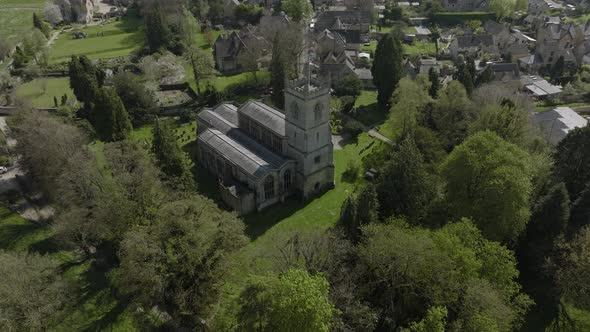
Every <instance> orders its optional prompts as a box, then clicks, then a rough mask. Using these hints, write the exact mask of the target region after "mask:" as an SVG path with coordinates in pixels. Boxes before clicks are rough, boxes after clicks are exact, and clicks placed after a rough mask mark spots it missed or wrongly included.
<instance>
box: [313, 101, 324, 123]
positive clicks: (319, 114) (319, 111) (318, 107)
mask: <svg viewBox="0 0 590 332" xmlns="http://www.w3.org/2000/svg"><path fill="white" fill-rule="evenodd" d="M313 113H314V117H315V120H316V121H320V120H321V119H322V104H320V103H317V104H316V105H315V109H314V111H313Z"/></svg>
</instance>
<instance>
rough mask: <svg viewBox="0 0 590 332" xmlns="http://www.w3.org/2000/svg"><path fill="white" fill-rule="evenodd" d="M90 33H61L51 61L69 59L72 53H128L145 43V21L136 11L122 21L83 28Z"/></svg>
mask: <svg viewBox="0 0 590 332" xmlns="http://www.w3.org/2000/svg"><path fill="white" fill-rule="evenodd" d="M81 31H82V32H84V33H86V35H87V37H86V38H83V39H73V38H72V34H71V32H67V31H64V32H62V33H61V34H60V35H59V38H58V39H57V40H56V41H55V44H54V45H53V46H52V48H51V52H50V57H49V62H50V63H59V62H63V61H68V60H69V58H70V57H71V56H72V55H82V54H83V55H86V56H88V57H89V58H90V59H92V60H95V59H109V58H116V57H120V56H126V55H129V54H132V53H133V52H135V51H137V50H138V49H140V48H141V47H142V46H143V44H144V34H143V25H142V21H141V20H140V19H139V18H137V17H136V16H135V15H134V14H133V12H130V13H129V14H128V15H127V17H125V18H123V19H122V20H121V21H111V22H109V23H106V24H104V25H94V26H87V27H85V28H82V30H81Z"/></svg>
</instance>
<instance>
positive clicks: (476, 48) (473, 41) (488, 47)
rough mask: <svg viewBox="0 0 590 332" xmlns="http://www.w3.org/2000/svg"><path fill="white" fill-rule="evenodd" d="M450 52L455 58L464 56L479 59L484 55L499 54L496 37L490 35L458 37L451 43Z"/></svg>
mask: <svg viewBox="0 0 590 332" xmlns="http://www.w3.org/2000/svg"><path fill="white" fill-rule="evenodd" d="M449 50H450V52H451V55H452V56H453V57H457V56H458V55H459V54H463V55H465V56H471V57H475V58H478V57H480V56H482V55H483V54H488V55H498V54H499V51H498V48H497V47H496V45H495V44H494V37H493V36H492V35H489V34H480V35H463V36H457V37H456V38H455V39H453V41H452V42H451V44H450V46H449Z"/></svg>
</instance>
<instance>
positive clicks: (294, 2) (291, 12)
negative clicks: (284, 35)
mask: <svg viewBox="0 0 590 332" xmlns="http://www.w3.org/2000/svg"><path fill="white" fill-rule="evenodd" d="M281 9H282V10H283V11H285V14H287V15H288V16H289V17H290V18H292V19H293V21H295V22H300V21H302V20H305V19H307V18H308V17H309V16H310V15H311V13H312V11H313V8H312V6H311V3H310V2H309V0H284V1H282V2H281Z"/></svg>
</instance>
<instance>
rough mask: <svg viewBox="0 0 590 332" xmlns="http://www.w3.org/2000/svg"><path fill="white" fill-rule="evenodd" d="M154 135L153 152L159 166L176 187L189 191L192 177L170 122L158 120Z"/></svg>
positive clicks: (155, 124)
mask: <svg viewBox="0 0 590 332" xmlns="http://www.w3.org/2000/svg"><path fill="white" fill-rule="evenodd" d="M153 134H154V140H153V141H152V152H153V153H154V155H155V156H156V160H157V161H158V166H159V167H160V169H161V170H162V172H163V173H164V174H166V176H168V177H169V178H170V180H171V182H172V183H173V185H174V186H175V187H178V188H182V189H189V188H190V186H192V185H193V181H192V175H191V173H190V170H189V169H188V165H187V164H186V162H185V158H184V156H183V152H182V150H181V149H180V146H179V145H178V142H177V141H176V137H175V135H174V131H173V130H172V127H171V126H170V124H169V123H168V122H165V121H163V120H160V119H156V121H155V123H154V129H153Z"/></svg>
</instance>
